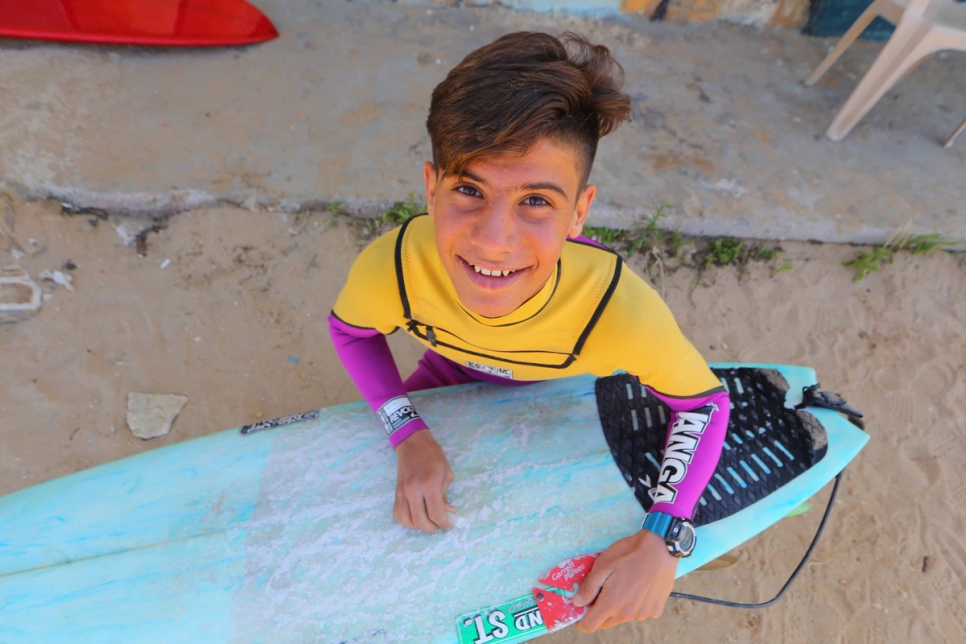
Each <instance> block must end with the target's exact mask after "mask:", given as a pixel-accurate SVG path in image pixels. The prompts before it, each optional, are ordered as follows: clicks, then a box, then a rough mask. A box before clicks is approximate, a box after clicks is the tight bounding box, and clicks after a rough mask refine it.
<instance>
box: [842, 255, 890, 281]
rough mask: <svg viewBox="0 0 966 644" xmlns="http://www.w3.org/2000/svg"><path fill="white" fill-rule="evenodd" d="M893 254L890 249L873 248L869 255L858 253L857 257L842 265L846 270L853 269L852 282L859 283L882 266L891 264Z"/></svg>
mask: <svg viewBox="0 0 966 644" xmlns="http://www.w3.org/2000/svg"><path fill="white" fill-rule="evenodd" d="M894 254H895V252H894V251H893V250H892V249H891V248H886V247H885V246H878V247H876V248H873V249H872V252H871V253H867V252H865V251H861V252H859V256H858V257H856V258H855V259H853V260H852V261H851V262H845V263H843V264H842V265H843V266H845V267H846V268H852V269H855V277H854V278H853V280H852V281H853V282H861V281H862V278H863V277H865V276H866V275H868V274H869V273H875V272H876V271H878V270H879V267H880V266H882V265H883V264H891V263H892V256H893V255H894Z"/></svg>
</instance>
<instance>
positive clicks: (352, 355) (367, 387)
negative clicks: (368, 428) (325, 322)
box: [329, 315, 427, 448]
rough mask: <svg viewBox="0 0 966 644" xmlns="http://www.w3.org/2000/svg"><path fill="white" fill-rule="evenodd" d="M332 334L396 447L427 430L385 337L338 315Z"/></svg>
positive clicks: (332, 321)
mask: <svg viewBox="0 0 966 644" xmlns="http://www.w3.org/2000/svg"><path fill="white" fill-rule="evenodd" d="M329 335H330V336H331V337H332V343H333V344H334V345H335V352H336V353H337V354H338V356H339V359H340V360H341V361H342V364H343V366H344V367H345V369H346V371H348V372H349V377H350V378H352V381H353V382H354V383H355V385H356V387H358V389H359V393H361V394H362V397H363V398H364V399H365V401H366V402H367V403H369V407H371V408H372V410H373V412H375V414H376V418H378V419H379V422H380V423H381V424H382V426H383V428H384V429H385V430H386V434H387V435H388V436H389V442H390V444H392V446H393V448H396V447H398V446H399V444H400V443H402V442H403V441H404V440H406V439H407V438H409V437H410V436H412V435H413V434H414V433H416V432H418V431H419V430H421V429H427V426H426V423H425V422H424V421H423V419H422V418H420V417H419V414H418V413H416V410H415V408H414V407H413V406H412V402H410V401H409V397H408V396H407V395H406V388H405V387H404V386H403V383H402V378H400V377H399V370H398V369H397V368H396V361H395V360H393V357H392V352H391V351H390V350H389V343H388V342H386V336H384V335H383V334H382V333H380V332H379V331H378V330H376V329H363V328H360V327H355V326H352V325H351V324H347V323H345V322H343V321H342V320H340V319H339V318H337V317H336V316H335V315H330V316H329Z"/></svg>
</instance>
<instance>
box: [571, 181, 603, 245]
mask: <svg viewBox="0 0 966 644" xmlns="http://www.w3.org/2000/svg"><path fill="white" fill-rule="evenodd" d="M596 196H597V186H595V185H593V184H590V183H589V184H587V185H586V186H584V189H583V190H581V191H580V195H579V196H578V197H577V207H576V208H575V209H574V220H573V224H572V225H571V227H570V231H569V232H568V233H567V236H568V237H577V236H579V235H580V233H581V232H583V230H584V222H585V221H587V215H588V214H590V205H591V204H592V203H594V197H596Z"/></svg>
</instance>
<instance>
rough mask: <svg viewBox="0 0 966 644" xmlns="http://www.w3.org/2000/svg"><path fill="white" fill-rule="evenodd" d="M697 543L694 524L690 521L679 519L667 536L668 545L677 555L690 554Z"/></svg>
mask: <svg viewBox="0 0 966 644" xmlns="http://www.w3.org/2000/svg"><path fill="white" fill-rule="evenodd" d="M695 543H697V538H696V535H695V534H694V526H692V525H691V522H690V521H683V520H682V521H679V522H678V523H677V524H676V525H674V526H672V528H671V530H670V531H669V533H668V536H667V547H668V550H670V551H671V554H672V555H674V556H675V557H687V556H690V554H691V552H692V551H693V550H694V545H695Z"/></svg>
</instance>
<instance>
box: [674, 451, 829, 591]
mask: <svg viewBox="0 0 966 644" xmlns="http://www.w3.org/2000/svg"><path fill="white" fill-rule="evenodd" d="M844 472H845V470H844V469H843V470H842V471H841V472H839V473H838V474H837V475H836V477H835V484H834V485H833V486H832V493H831V494H830V495H829V497H828V504H827V505H826V506H825V514H823V515H822V521H821V523H819V524H818V529H817V530H816V531H815V536H814V537H813V538H812V543H811V544H810V545H809V546H808V550H806V551H805V555H804V556H803V557H802V560H801V561H800V562H799V563H798V566H797V567H796V568H795V570H794V571H792V574H791V575H790V576H789V577H788V581H786V582H785V585H784V586H782V587H781V590H779V591H778V594H777V595H775V596H774V597H772V598H771V599H769V600H768V601H766V602H761V603H760V604H746V603H744V602H732V601H727V600H724V599H715V598H713V597H702V596H701V595H689V594H687V593H676V592H672V593H671V597H677V598H678V599H690V600H691V601H696V602H704V603H706V604H716V605H718V606H728V607H729V608H768V607H769V606H771V605H773V604H775V603H776V602H777V601H778V600H779V599H781V598H782V596H783V595H784V594H785V591H787V590H788V588H789V587H790V586H791V585H792V582H794V581H795V578H796V577H798V573H800V572H802V569H803V568H805V564H806V563H808V560H809V558H811V556H812V552H813V551H814V550H815V546H817V545H818V540H819V538H820V537H821V536H822V531H823V530H824V529H825V524H826V522H827V521H828V517H829V515H830V514H831V513H832V504H833V503H834V502H835V496H836V494H838V491H839V484H840V483H841V482H842V474H843V473H844Z"/></svg>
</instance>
